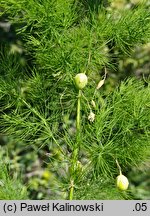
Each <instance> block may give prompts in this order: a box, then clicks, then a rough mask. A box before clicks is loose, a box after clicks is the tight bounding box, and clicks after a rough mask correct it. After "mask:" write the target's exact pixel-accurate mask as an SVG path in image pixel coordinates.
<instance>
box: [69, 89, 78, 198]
mask: <svg viewBox="0 0 150 216" xmlns="http://www.w3.org/2000/svg"><path fill="white" fill-rule="evenodd" d="M80 110H81V90H79V93H78V101H77V117H76V130H77V132H76V133H77V134H76V135H77V136H76V143H75V145H74V149H73V152H72V163H71V173H70V174H71V178H70V191H69V200H72V199H73V193H74V174H75V171H76V165H77V160H78V151H79V142H78V141H79V138H80V124H81V123H80Z"/></svg>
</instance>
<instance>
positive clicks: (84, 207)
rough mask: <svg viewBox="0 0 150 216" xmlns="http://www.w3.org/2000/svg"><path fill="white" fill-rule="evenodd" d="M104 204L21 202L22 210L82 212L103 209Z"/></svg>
mask: <svg viewBox="0 0 150 216" xmlns="http://www.w3.org/2000/svg"><path fill="white" fill-rule="evenodd" d="M103 210H104V206H103V203H101V204H99V203H97V202H96V203H94V204H70V203H69V202H66V203H64V204H62V203H59V202H56V203H52V204H50V203H46V204H44V205H43V204H40V205H39V204H27V203H25V202H24V203H21V204H20V211H22V212H23V211H31V212H34V211H35V212H42V211H55V212H56V211H64V212H68V211H70V212H71V211H81V212H88V211H89V212H91V211H97V212H98V211H103Z"/></svg>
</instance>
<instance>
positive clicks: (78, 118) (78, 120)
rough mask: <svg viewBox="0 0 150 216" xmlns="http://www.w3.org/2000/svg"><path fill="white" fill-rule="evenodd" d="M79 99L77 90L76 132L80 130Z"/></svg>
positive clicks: (79, 95)
mask: <svg viewBox="0 0 150 216" xmlns="http://www.w3.org/2000/svg"><path fill="white" fill-rule="evenodd" d="M80 99H81V90H79V94H78V102H77V120H76V128H77V134H78V133H79V132H80V109H81V102H80Z"/></svg>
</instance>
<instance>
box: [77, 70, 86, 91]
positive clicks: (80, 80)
mask: <svg viewBox="0 0 150 216" xmlns="http://www.w3.org/2000/svg"><path fill="white" fill-rule="evenodd" d="M74 81H75V85H76V87H77V88H78V89H83V88H84V87H85V86H86V85H87V82H88V79H87V76H86V75H85V74H84V73H78V74H77V75H76V76H75V78H74Z"/></svg>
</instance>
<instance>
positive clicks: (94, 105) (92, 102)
mask: <svg viewBox="0 0 150 216" xmlns="http://www.w3.org/2000/svg"><path fill="white" fill-rule="evenodd" d="M91 104H92V106H93V107H94V108H96V104H95V101H94V100H92V101H91Z"/></svg>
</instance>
